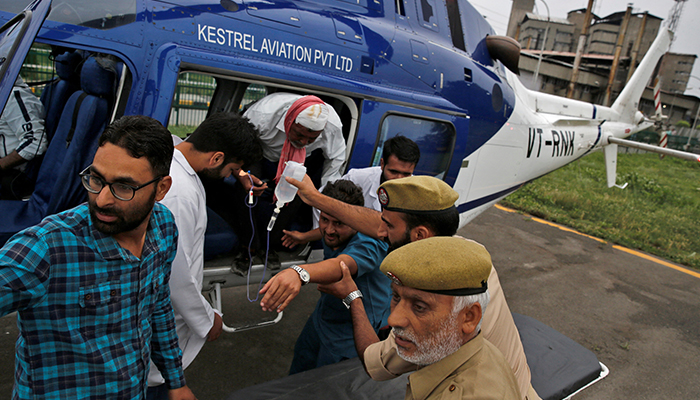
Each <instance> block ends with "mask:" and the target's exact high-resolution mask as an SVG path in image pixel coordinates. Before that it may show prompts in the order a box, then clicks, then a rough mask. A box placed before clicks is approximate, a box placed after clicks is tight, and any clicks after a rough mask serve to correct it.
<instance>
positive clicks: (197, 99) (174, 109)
mask: <svg viewBox="0 0 700 400" xmlns="http://www.w3.org/2000/svg"><path fill="white" fill-rule="evenodd" d="M215 90H216V79H215V78H214V77H213V76H211V75H205V74H199V73H196V72H185V73H182V74H180V76H179V77H178V80H177V87H176V88H175V95H174V96H173V104H172V106H171V110H170V120H169V121H168V129H169V130H170V132H171V133H172V134H173V135H176V136H179V137H181V138H185V137H187V135H189V134H190V133H192V132H193V131H194V130H195V128H196V127H197V126H199V124H200V123H202V121H204V119H205V118H206V117H207V113H208V111H209V105H210V104H211V99H212V97H213V96H214V91H215Z"/></svg>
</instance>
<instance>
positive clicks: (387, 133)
mask: <svg viewBox="0 0 700 400" xmlns="http://www.w3.org/2000/svg"><path fill="white" fill-rule="evenodd" d="M397 135H403V136H406V137H407V138H409V139H411V140H413V141H414V142H416V144H418V147H420V152H421V155H420V161H419V162H418V165H416V169H415V171H414V174H416V175H430V176H434V177H436V178H440V179H443V178H444V177H445V176H446V175H447V168H448V166H449V164H450V158H451V155H452V153H453V150H454V144H455V129H454V126H452V124H449V123H447V122H443V121H435V120H428V119H423V118H416V117H408V116H403V115H388V116H387V117H386V118H384V121H382V126H381V129H380V134H379V141H378V143H377V148H376V150H375V152H374V157H373V160H372V165H374V166H377V165H379V160H380V159H381V158H382V149H383V148H384V142H385V141H386V140H387V139H390V138H392V137H394V136H397Z"/></svg>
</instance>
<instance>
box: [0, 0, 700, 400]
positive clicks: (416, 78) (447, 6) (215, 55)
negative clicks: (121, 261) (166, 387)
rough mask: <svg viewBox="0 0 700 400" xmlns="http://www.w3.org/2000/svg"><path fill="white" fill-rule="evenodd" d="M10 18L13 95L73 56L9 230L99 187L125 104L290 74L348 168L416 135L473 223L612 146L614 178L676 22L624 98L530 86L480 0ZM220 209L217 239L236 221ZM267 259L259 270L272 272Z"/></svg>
mask: <svg viewBox="0 0 700 400" xmlns="http://www.w3.org/2000/svg"><path fill="white" fill-rule="evenodd" d="M0 23H2V24H4V25H3V27H2V30H1V32H0V57H1V58H0V78H2V81H0V105H2V107H4V105H5V103H6V101H7V99H8V97H9V95H10V93H11V90H12V87H13V84H14V82H15V78H16V77H17V75H18V74H19V72H20V69H22V67H23V65H24V67H27V65H28V64H31V63H32V61H31V60H30V58H29V57H26V55H27V53H28V52H29V51H30V49H39V50H42V49H43V51H45V53H46V54H51V59H52V60H53V59H55V61H56V68H55V70H56V73H57V74H58V77H57V78H55V79H53V80H52V81H51V82H50V83H48V84H47V86H46V88H45V89H44V95H42V101H43V102H44V105H45V108H46V110H47V122H46V123H47V135H48V136H49V138H50V144H49V148H48V150H47V152H46V154H45V156H44V157H43V161H42V162H41V164H38V165H36V166H35V170H36V171H37V175H36V187H35V190H34V192H33V193H32V194H31V196H29V198H28V199H27V200H25V201H7V200H2V201H0V210H1V211H0V213H1V215H2V219H1V220H0V243H4V242H5V241H6V240H7V239H8V238H9V237H10V236H11V235H12V234H14V233H16V232H17V231H19V230H21V229H23V228H25V227H28V226H31V225H34V224H36V223H38V222H39V221H40V220H41V219H42V218H43V217H44V216H46V215H48V214H51V213H55V212H59V211H62V210H65V209H67V208H70V207H72V206H75V205H77V204H79V203H80V202H82V201H84V191H83V190H82V188H81V187H80V182H79V179H78V172H80V171H81V170H83V169H84V168H85V167H87V166H88V165H89V164H90V162H91V160H92V156H93V154H94V152H95V150H96V141H97V138H98V137H99V134H100V133H101V131H102V129H103V128H104V126H105V125H106V124H108V123H110V122H111V121H112V120H114V119H116V118H119V117H120V116H122V115H129V114H141V115H147V116H150V117H153V118H155V119H157V120H159V121H161V122H162V123H163V124H164V125H166V126H169V127H170V128H173V126H174V125H176V124H177V123H178V120H179V118H180V117H181V115H180V109H179V108H178V107H177V106H178V105H179V104H182V103H183V101H185V102H187V101H190V102H192V101H194V102H196V103H198V104H200V105H201V110H200V111H199V114H200V116H199V117H198V118H199V119H198V121H196V122H194V123H191V124H190V125H197V124H198V122H200V121H201V120H202V119H203V118H204V117H205V116H206V115H207V114H209V113H213V112H219V111H237V110H241V109H243V108H244V107H245V106H246V105H247V104H248V103H249V102H250V101H252V100H251V99H253V98H255V97H261V96H262V95H265V94H269V93H273V92H275V91H291V92H296V93H309V94H315V95H318V96H320V97H322V98H323V99H324V100H325V101H326V102H327V103H329V104H331V105H332V106H333V107H334V108H335V109H336V111H337V112H338V114H339V115H340V117H341V120H342V122H343V134H344V136H345V139H346V143H347V157H346V160H347V161H346V164H345V166H344V167H345V170H347V169H350V168H357V167H367V166H371V165H378V163H379V158H380V157H381V156H380V155H381V150H382V144H383V142H384V141H385V140H386V139H388V138H390V137H391V136H392V135H394V134H396V133H397V132H401V133H402V134H404V135H406V136H408V137H410V138H411V139H413V140H414V141H415V142H417V143H418V144H419V146H420V147H421V153H422V156H421V162H420V164H419V165H418V166H417V168H416V172H415V173H416V174H428V175H433V176H436V177H439V178H441V179H443V180H445V182H447V183H449V184H450V185H452V186H453V187H454V189H455V190H456V191H457V192H458V193H459V195H460V197H459V200H458V203H457V206H458V210H459V212H460V217H461V221H460V222H461V225H464V224H466V223H467V222H469V221H470V220H471V219H473V218H474V217H476V216H477V215H478V214H479V213H481V212H483V211H485V210H486V209H487V208H488V207H490V206H492V205H493V204H495V203H496V202H497V201H498V200H500V199H502V198H503V197H505V196H506V195H508V194H510V193H512V192H513V191H515V190H517V189H518V188H519V187H521V186H522V185H524V184H525V183H527V182H530V181H532V180H534V179H536V178H538V177H540V176H542V175H545V174H547V173H549V172H551V171H553V170H555V169H557V168H560V167H562V166H564V165H566V164H568V163H570V162H572V161H575V160H577V159H579V158H581V157H583V156H584V155H586V154H588V153H590V152H591V151H594V150H597V149H601V148H603V149H604V151H605V154H606V163H607V166H608V185H609V186H612V185H614V184H615V157H616V154H617V150H616V147H617V145H618V144H628V143H627V142H626V141H624V140H623V139H624V138H625V137H627V136H629V135H631V134H633V133H635V132H638V131H641V130H643V129H645V128H647V127H648V126H650V125H651V122H650V121H649V120H647V119H646V118H645V117H644V116H643V115H642V114H641V113H640V112H639V111H638V110H637V106H638V102H639V98H640V97H641V94H642V91H643V89H644V87H645V86H646V84H647V81H648V80H649V78H650V76H651V74H652V72H653V69H654V67H655V65H656V63H657V62H658V60H659V58H660V57H661V56H662V55H663V54H664V53H665V52H666V51H667V50H668V48H669V45H670V37H671V35H672V33H671V32H669V31H668V30H665V29H662V30H661V32H660V34H659V36H658V38H657V39H656V41H655V42H654V44H653V45H652V46H651V48H650V49H649V51H648V53H647V54H646V56H645V58H644V60H643V61H642V63H641V64H640V65H639V67H638V68H637V70H636V72H635V74H634V76H633V77H632V79H631V80H630V82H629V83H628V84H627V86H626V87H625V89H624V90H623V91H622V93H621V94H620V95H619V97H618V98H617V100H616V101H615V103H614V104H613V105H612V107H601V106H596V105H593V104H589V103H584V102H580V101H576V100H570V99H564V98H560V97H556V96H551V95H547V94H542V93H538V92H533V91H530V90H528V89H526V88H525V87H524V86H523V85H522V84H521V82H520V81H519V79H518V77H517V72H518V68H517V65H518V60H519V46H518V45H517V43H515V42H514V41H513V40H512V39H509V38H505V37H502V36H497V35H495V34H494V31H493V29H491V27H490V26H489V24H488V23H487V22H486V21H485V20H484V19H483V17H482V16H481V15H480V13H479V12H477V11H476V10H475V9H474V8H473V7H472V6H471V5H470V4H469V3H468V2H467V1H466V0H446V1H437V0H421V1H417V0H392V1H390V0H302V1H289V0H282V1H267V0H208V1H207V0H168V1H158V0H119V1H114V0H53V1H50V0H0ZM189 76H198V77H202V76H204V77H206V78H207V79H208V82H212V83H213V85H214V87H215V89H214V90H213V92H212V94H211V95H210V96H208V97H207V98H204V99H201V98H200V99H194V100H192V99H189V100H187V99H185V100H183V98H181V97H179V95H178V93H179V92H178V91H177V89H178V86H179V85H181V84H182V82H183V80H186V77H189ZM183 78H184V79H183ZM675 155H681V156H684V157H689V158H692V159H695V160H698V156H697V155H688V154H684V155H683V154H675ZM210 221H211V222H210V229H208V235H207V251H208V252H209V254H208V256H209V257H212V256H214V255H216V254H217V253H225V252H226V251H227V250H230V249H231V248H232V241H234V240H235V237H232V236H231V235H232V232H229V230H228V229H227V227H226V226H225V224H223V223H221V221H217V220H216V218H215V217H210ZM313 259H314V254H313V253H312V255H311V256H310V257H309V258H308V259H307V260H298V259H295V260H289V261H288V262H286V263H283V266H289V265H291V264H292V263H299V262H304V261H311V260H313ZM206 267H207V268H205V285H204V286H205V289H206V290H210V289H211V290H214V294H213V301H214V302H215V303H217V304H218V305H219V307H220V302H221V296H220V292H219V291H220V289H221V287H222V286H231V285H241V284H245V282H246V280H245V278H244V277H240V276H237V275H236V274H234V273H232V272H231V269H230V260H227V258H225V257H219V258H216V259H214V260H212V261H210V262H208V263H207V265H206ZM261 267H262V266H255V267H254V268H253V269H252V270H251V271H252V272H253V273H254V274H257V276H258V278H259V277H260V276H262V273H263V272H262V268H261ZM228 330H229V331H235V330H236V329H235V328H229V329H228ZM594 358H595V357H594ZM596 361H597V360H596ZM594 364H595V363H594ZM595 368H598V366H597V365H595ZM598 370H600V368H598ZM581 386H583V385H579V388H580V387H581ZM571 392H573V390H572V391H570V392H569V393H571Z"/></svg>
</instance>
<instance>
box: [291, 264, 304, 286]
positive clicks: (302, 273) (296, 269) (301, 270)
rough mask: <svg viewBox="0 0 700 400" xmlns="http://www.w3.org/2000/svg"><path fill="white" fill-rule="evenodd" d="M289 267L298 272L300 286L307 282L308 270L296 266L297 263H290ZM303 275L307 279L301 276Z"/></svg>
mask: <svg viewBox="0 0 700 400" xmlns="http://www.w3.org/2000/svg"><path fill="white" fill-rule="evenodd" d="M290 268H292V269H293V270H294V271H296V272H297V274H299V280H300V281H301V286H304V285H306V284H307V283H309V279H308V276H309V273H308V271H306V270H305V269H304V268H302V267H300V266H298V265H292V266H291V267H290ZM304 275H306V276H307V279H304V278H303V276H304Z"/></svg>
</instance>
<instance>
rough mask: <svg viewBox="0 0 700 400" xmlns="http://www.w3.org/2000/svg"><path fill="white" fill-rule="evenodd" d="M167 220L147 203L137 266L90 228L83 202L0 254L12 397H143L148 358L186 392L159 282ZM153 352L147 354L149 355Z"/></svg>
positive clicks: (173, 241) (165, 268)
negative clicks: (11, 339) (12, 357)
mask: <svg viewBox="0 0 700 400" xmlns="http://www.w3.org/2000/svg"><path fill="white" fill-rule="evenodd" d="M176 248H177V228H176V226H175V223H174V220H173V217H172V214H171V213H170V211H168V210H167V208H165V207H164V206H163V205H161V204H159V203H156V204H155V206H154V209H153V213H152V214H151V217H150V222H149V226H148V230H147V233H146V240H145V243H144V247H143V252H142V254H141V259H138V258H136V257H134V256H133V255H132V254H131V253H130V252H128V251H126V250H125V249H123V248H122V247H121V246H120V245H119V244H118V243H117V241H116V240H115V239H114V238H113V237H112V236H109V235H104V234H102V233H100V232H99V231H97V230H96V229H95V227H94V226H93V224H92V222H91V219H90V214H89V211H88V206H87V204H82V205H80V206H78V207H76V208H73V209H71V210H68V211H65V212H62V213H60V214H56V215H52V216H49V217H47V218H45V219H44V220H43V221H42V222H41V223H40V224H39V225H36V226H34V227H31V228H28V229H26V230H24V231H22V232H20V233H18V234H16V235H15V236H13V237H12V238H11V239H10V240H9V241H8V242H7V244H6V245H5V246H4V247H3V248H2V249H0V315H5V314H8V313H10V312H12V311H17V312H18V315H17V322H18V325H19V329H20V335H19V337H18V338H17V344H16V353H17V354H16V361H15V386H14V390H13V398H15V399H17V398H20V399H29V398H35V397H36V398H45V399H85V398H108V399H142V398H145V392H146V386H147V379H146V378H147V374H148V367H149V357H150V358H152V359H153V361H154V362H155V363H156V365H158V367H159V369H160V370H161V371H163V376H164V378H165V379H166V383H167V385H168V387H169V388H170V389H175V388H179V387H182V386H184V385H185V380H184V379H185V378H184V375H183V373H182V367H181V357H182V356H181V351H180V348H179V347H178V345H177V335H176V333H175V322H174V318H173V312H172V308H171V305H170V290H169V286H168V279H169V277H170V265H171V263H172V261H173V258H174V257H175V252H176ZM151 350H153V354H151Z"/></svg>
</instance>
